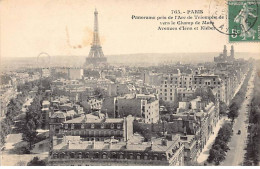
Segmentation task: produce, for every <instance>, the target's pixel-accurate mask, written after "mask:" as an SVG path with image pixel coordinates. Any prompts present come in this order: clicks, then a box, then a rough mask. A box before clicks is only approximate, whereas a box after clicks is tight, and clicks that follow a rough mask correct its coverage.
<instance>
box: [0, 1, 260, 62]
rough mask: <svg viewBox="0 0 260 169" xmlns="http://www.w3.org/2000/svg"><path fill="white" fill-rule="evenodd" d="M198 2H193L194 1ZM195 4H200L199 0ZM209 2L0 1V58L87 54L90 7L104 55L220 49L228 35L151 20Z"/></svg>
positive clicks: (243, 47)
mask: <svg viewBox="0 0 260 169" xmlns="http://www.w3.org/2000/svg"><path fill="white" fill-rule="evenodd" d="M194 2H197V3H194ZM198 2H199V3H198ZM209 2H210V0H200V1H194V0H95V1H94V0H2V1H0V5H1V8H0V16H1V18H0V19H1V20H0V21H1V27H0V29H1V32H0V33H1V34H0V35H1V36H0V40H1V41H0V45H1V46H0V47H1V50H0V51H1V56H2V57H36V56H37V55H38V54H39V53H40V52H47V53H49V54H50V55H86V56H87V55H88V52H89V49H90V43H91V41H92V31H93V24H94V23H93V20H94V14H93V12H94V10H95V8H97V10H98V12H99V32H100V37H101V41H102V47H103V52H104V54H105V55H111V54H129V53H174V52H221V51H222V49H223V45H224V44H227V45H228V50H229V49H230V46H229V44H228V39H227V35H224V34H221V33H219V32H217V31H158V30H157V27H158V25H159V24H158V22H157V21H154V20H152V21H151V20H132V19H131V16H132V15H137V16H149V15H151V16H162V15H164V16H168V15H170V12H171V10H178V9H181V10H187V9H203V10H204V12H205V13H206V12H208V9H209ZM234 47H235V50H236V51H239V52H255V53H256V52H260V47H259V43H258V44H257V43H242V44H238V43H236V44H234Z"/></svg>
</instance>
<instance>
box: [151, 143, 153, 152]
mask: <svg viewBox="0 0 260 169" xmlns="http://www.w3.org/2000/svg"><path fill="white" fill-rule="evenodd" d="M152 149H153V141H151V150H152Z"/></svg>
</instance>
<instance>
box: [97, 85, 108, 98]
mask: <svg viewBox="0 0 260 169" xmlns="http://www.w3.org/2000/svg"><path fill="white" fill-rule="evenodd" d="M94 95H95V96H97V98H99V99H103V98H105V97H106V96H107V93H106V91H105V90H104V89H102V88H100V87H97V88H95V89H94Z"/></svg>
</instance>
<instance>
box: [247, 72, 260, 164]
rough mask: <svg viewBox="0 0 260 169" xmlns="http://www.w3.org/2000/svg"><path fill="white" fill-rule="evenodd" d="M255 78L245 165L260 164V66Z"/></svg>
mask: <svg viewBox="0 0 260 169" xmlns="http://www.w3.org/2000/svg"><path fill="white" fill-rule="evenodd" d="M257 72H258V75H257V76H256V78H255V80H254V86H255V87H254V92H253V98H252V100H251V103H250V105H249V106H250V111H249V112H250V114H249V126H248V133H249V134H248V141H247V147H246V154H245V160H244V165H249V166H251V165H255V166H258V165H259V161H260V102H259V100H260V73H259V72H260V68H258V71H257Z"/></svg>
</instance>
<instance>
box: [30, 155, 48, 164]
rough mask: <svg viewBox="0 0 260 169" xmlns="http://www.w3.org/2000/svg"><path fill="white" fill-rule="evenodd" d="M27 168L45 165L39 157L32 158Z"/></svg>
mask: <svg viewBox="0 0 260 169" xmlns="http://www.w3.org/2000/svg"><path fill="white" fill-rule="evenodd" d="M27 166H46V163H45V161H43V160H40V159H39V157H33V159H32V160H31V161H29V162H28V163H27Z"/></svg>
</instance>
